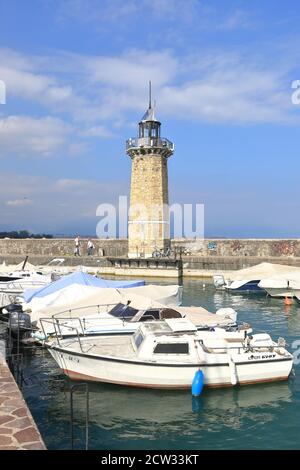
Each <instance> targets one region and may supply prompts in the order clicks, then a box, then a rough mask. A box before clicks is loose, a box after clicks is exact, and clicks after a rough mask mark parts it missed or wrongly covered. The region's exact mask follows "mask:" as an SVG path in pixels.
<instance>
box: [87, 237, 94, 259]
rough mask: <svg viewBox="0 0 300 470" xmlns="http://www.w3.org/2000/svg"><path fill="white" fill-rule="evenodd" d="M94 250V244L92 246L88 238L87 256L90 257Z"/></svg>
mask: <svg viewBox="0 0 300 470" xmlns="http://www.w3.org/2000/svg"><path fill="white" fill-rule="evenodd" d="M94 248H95V247H94V244H93V242H92V240H91V239H90V238H89V240H88V242H87V254H88V256H92V254H93V249H94Z"/></svg>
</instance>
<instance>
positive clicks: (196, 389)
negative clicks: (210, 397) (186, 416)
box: [192, 369, 204, 397]
mask: <svg viewBox="0 0 300 470" xmlns="http://www.w3.org/2000/svg"><path fill="white" fill-rule="evenodd" d="M203 385H204V375H203V372H202V370H200V369H199V370H197V372H196V373H195V376H194V379H193V383H192V395H193V396H194V397H199V396H200V395H201V393H202V389H203Z"/></svg>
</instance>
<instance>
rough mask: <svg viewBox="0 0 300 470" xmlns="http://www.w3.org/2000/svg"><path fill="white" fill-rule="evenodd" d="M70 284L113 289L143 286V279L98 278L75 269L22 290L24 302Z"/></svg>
mask: <svg viewBox="0 0 300 470" xmlns="http://www.w3.org/2000/svg"><path fill="white" fill-rule="evenodd" d="M72 284H79V285H82V286H94V287H100V288H108V287H112V288H115V289H118V288H123V289H127V288H129V287H137V286H144V285H145V281H111V280H109V279H99V278H97V277H95V276H91V274H87V273H84V272H82V271H76V272H75V273H72V274H69V275H68V276H63V277H61V278H60V279H58V280H57V281H54V282H51V284H48V285H47V286H45V287H42V288H40V289H30V290H27V291H25V292H24V294H23V297H24V300H25V301H26V302H30V301H31V300H32V299H33V298H37V297H46V296H47V295H49V294H52V293H53V292H57V291H59V290H61V289H64V288H65V287H67V286H71V285H72Z"/></svg>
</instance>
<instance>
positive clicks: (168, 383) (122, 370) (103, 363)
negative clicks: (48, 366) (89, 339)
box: [49, 347, 293, 389]
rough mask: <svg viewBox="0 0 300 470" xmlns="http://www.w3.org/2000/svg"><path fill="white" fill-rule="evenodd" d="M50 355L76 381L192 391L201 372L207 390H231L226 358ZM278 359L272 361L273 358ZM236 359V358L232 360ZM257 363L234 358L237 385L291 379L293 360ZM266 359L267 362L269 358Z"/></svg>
mask: <svg viewBox="0 0 300 470" xmlns="http://www.w3.org/2000/svg"><path fill="white" fill-rule="evenodd" d="M49 351H50V353H51V355H52V356H53V358H54V359H55V361H56V362H57V364H58V365H59V367H60V368H61V369H62V371H63V372H64V373H65V374H66V375H67V376H68V377H70V379H72V380H86V381H91V382H107V383H112V384H118V385H126V386H133V387H142V388H153V389H155V388H158V389H189V388H190V387H191V384H192V381H193V378H194V375H195V373H196V372H197V371H198V370H199V368H200V369H201V370H202V371H203V374H204V385H205V386H206V387H231V386H233V385H234V384H235V383H234V382H233V381H232V371H231V367H230V365H229V363H228V356H227V357H225V356H223V355H222V354H220V355H218V356H220V358H219V360H218V361H217V362H216V361H215V362H212V360H211V359H208V360H207V361H206V362H203V363H199V364H182V363H178V364H176V363H174V362H172V364H171V363H170V364H162V363H158V362H142V361H132V360H120V359H117V358H112V357H99V356H95V357H93V356H92V355H89V354H85V353H77V352H76V353H75V352H73V351H72V352H71V351H67V350H62V349H60V348H56V347H50V348H49ZM271 356H274V358H273V359H272V360H271V359H270V357H271ZM232 357H233V358H234V356H232ZM256 357H258V359H257V360H253V359H252V358H251V356H250V357H249V355H248V356H247V355H246V354H242V355H241V354H240V355H239V358H238V359H237V358H234V362H235V375H236V384H240V385H243V384H253V383H259V382H261V383H262V382H274V381H281V380H286V379H288V376H289V374H290V372H291V369H292V364H293V358H292V356H289V357H277V355H276V354H271V353H265V354H262V353H259V354H256ZM265 357H266V358H265Z"/></svg>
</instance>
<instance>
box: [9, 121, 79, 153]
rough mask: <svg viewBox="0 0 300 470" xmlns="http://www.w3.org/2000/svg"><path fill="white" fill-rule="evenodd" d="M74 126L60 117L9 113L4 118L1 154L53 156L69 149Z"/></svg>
mask: <svg viewBox="0 0 300 470" xmlns="http://www.w3.org/2000/svg"><path fill="white" fill-rule="evenodd" d="M70 132H71V127H70V126H69V125H67V124H66V123H64V122H63V121H61V120H60V119H57V118H53V117H51V116H46V117H44V118H40V119H35V118H31V117H27V116H8V117H6V118H3V119H0V139H1V147H0V156H5V155H9V154H16V155H20V156H28V155H38V156H42V157H49V156H52V155H56V154H57V153H59V152H61V151H62V150H68V145H69V143H68V136H69V134H70Z"/></svg>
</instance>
